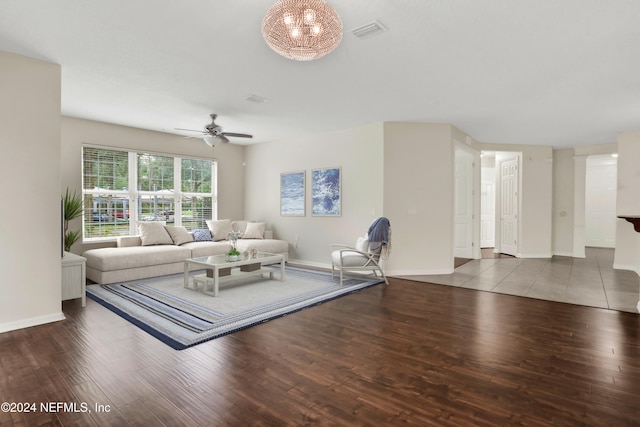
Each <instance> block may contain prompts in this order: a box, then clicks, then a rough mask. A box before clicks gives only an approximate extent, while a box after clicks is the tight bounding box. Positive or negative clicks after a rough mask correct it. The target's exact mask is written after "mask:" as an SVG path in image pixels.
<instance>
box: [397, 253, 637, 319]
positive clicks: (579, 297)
mask: <svg viewBox="0 0 640 427" xmlns="http://www.w3.org/2000/svg"><path fill="white" fill-rule="evenodd" d="M586 255H587V256H586V258H570V257H558V256H556V257H553V258H551V259H522V258H492V259H479V260H471V261H469V262H467V263H465V264H464V265H462V266H460V267H458V268H456V269H455V271H454V272H453V273H452V274H443V275H432V276H401V277H402V278H406V279H411V280H417V281H422V282H429V283H437V284H442V285H450V286H458V287H462V288H469V289H477V290H482V291H490V292H497V293H502V294H509V295H518V296H523V297H529V298H538V299H544V300H549V301H559V302H566V303H571V304H578V305H587V306H591V307H600V308H608V309H611V310H618V311H628V312H633V313H638V308H637V305H638V300H639V298H640V280H639V279H638V275H637V274H636V273H634V272H631V271H627V270H614V269H613V255H614V251H613V249H602V248H587V250H586Z"/></svg>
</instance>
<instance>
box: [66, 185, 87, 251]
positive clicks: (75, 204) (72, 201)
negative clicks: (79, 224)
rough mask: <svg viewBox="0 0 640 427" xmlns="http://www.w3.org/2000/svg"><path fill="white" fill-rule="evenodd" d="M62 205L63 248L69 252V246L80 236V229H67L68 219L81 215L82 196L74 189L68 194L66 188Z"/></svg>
mask: <svg viewBox="0 0 640 427" xmlns="http://www.w3.org/2000/svg"><path fill="white" fill-rule="evenodd" d="M62 206H63V209H64V250H65V252H69V251H70V250H71V246H72V245H73V244H74V243H75V242H77V241H78V239H79V238H80V230H69V221H71V220H72V219H75V218H78V217H80V216H81V215H82V197H81V196H80V195H79V194H77V193H76V192H75V191H74V192H73V194H70V193H69V189H68V188H67V190H66V192H65V194H64V197H63V198H62Z"/></svg>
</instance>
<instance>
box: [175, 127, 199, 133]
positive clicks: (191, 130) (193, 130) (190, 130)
mask: <svg viewBox="0 0 640 427" xmlns="http://www.w3.org/2000/svg"><path fill="white" fill-rule="evenodd" d="M173 129H174V130H186V131H188V132H200V133H204V131H201V130H195V129H182V128H173Z"/></svg>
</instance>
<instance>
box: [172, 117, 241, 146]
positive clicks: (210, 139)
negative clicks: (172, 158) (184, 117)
mask: <svg viewBox="0 0 640 427" xmlns="http://www.w3.org/2000/svg"><path fill="white" fill-rule="evenodd" d="M209 117H211V123H209V124H208V125H206V126H205V127H204V131H199V130H195V129H183V128H175V129H176V130H181V131H188V132H201V133H202V140H203V141H204V143H205V144H207V145H208V146H209V147H211V148H213V147H215V146H216V144H217V143H218V142H229V138H227V136H231V137H234V138H253V135H249V134H248V133H236V132H224V130H223V129H222V126H219V125H217V124H216V118H217V117H218V115H217V114H210V115H209Z"/></svg>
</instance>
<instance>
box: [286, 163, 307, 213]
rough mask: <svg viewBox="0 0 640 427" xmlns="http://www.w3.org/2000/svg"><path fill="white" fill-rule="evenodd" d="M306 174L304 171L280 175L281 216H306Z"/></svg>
mask: <svg viewBox="0 0 640 427" xmlns="http://www.w3.org/2000/svg"><path fill="white" fill-rule="evenodd" d="M304 205H305V173H304V171H298V172H286V173H281V174H280V215H281V216H304V215H305V208H304Z"/></svg>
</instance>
